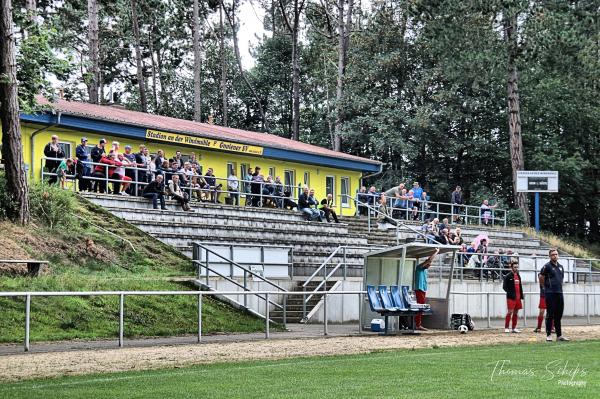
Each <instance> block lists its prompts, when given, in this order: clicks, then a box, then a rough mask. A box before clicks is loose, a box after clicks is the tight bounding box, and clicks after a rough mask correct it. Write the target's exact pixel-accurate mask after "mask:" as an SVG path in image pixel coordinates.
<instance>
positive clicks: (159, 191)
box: [143, 175, 167, 210]
mask: <svg viewBox="0 0 600 399" xmlns="http://www.w3.org/2000/svg"><path fill="white" fill-rule="evenodd" d="M165 194H166V193H165V184H164V177H163V175H156V178H155V179H154V180H152V181H151V182H150V183H148V185H147V186H146V187H145V188H144V191H143V197H144V198H149V199H151V200H152V207H153V208H154V209H158V200H160V209H163V210H164V209H167V208H166V207H165Z"/></svg>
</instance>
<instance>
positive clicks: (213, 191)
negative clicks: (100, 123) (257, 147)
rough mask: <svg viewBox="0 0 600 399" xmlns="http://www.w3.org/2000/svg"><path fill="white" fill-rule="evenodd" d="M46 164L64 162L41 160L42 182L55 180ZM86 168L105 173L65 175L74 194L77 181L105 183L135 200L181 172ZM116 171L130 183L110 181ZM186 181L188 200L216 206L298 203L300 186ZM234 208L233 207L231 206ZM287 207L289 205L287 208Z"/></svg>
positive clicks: (219, 179)
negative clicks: (222, 202) (128, 175)
mask: <svg viewBox="0 0 600 399" xmlns="http://www.w3.org/2000/svg"><path fill="white" fill-rule="evenodd" d="M46 160H51V161H62V160H64V158H50V157H42V159H41V161H42V167H41V178H42V181H44V180H45V178H47V177H56V176H58V174H57V173H56V172H52V171H47V170H45V169H46V168H45V167H44V162H45V161H46ZM85 165H86V166H88V167H90V168H92V170H94V169H95V167H97V166H100V167H102V168H103V169H104V172H103V175H104V176H103V177H94V176H91V175H84V176H81V175H78V174H67V175H65V177H66V178H67V182H70V183H71V188H72V189H73V190H74V191H76V190H77V188H78V187H77V182H78V180H79V179H83V180H88V181H89V182H95V183H102V184H103V186H102V187H101V188H102V189H106V190H108V183H113V184H114V183H118V184H130V185H131V186H133V195H135V196H138V195H140V194H141V191H142V189H141V188H140V187H143V186H146V185H148V184H149V183H150V181H151V178H153V177H154V176H156V175H157V174H163V175H164V174H170V175H181V174H182V172H181V171H176V172H173V171H160V170H159V171H150V170H148V169H142V168H138V167H136V166H126V165H123V166H115V165H109V164H106V163H99V162H91V161H89V162H85ZM116 168H122V169H124V170H132V171H133V172H134V178H133V179H132V180H131V181H129V180H125V179H113V178H110V177H109V173H108V171H109V169H116ZM140 172H143V174H141V173H140ZM140 176H145V177H146V179H147V180H146V181H143V180H140ZM186 176H188V178H189V181H190V183H189V184H188V183H185V184H184V183H183V182H182V181H181V180H180V188H181V190H182V191H183V192H186V193H188V196H189V198H190V200H192V199H194V197H195V198H196V199H198V200H201V201H204V202H217V201H218V199H219V197H220V196H221V195H229V198H231V199H232V200H231V202H232V203H233V202H237V205H238V206H242V204H241V198H242V197H243V198H244V206H252V205H253V203H252V202H253V199H256V200H255V201H254V204H255V205H256V206H259V207H262V206H267V205H271V206H273V207H277V208H285V207H286V200H289V201H293V202H294V203H297V201H298V192H299V190H300V189H301V185H300V184H298V186H295V185H285V184H283V183H275V182H273V183H268V182H264V181H263V182H259V181H253V180H239V179H238V180H237V182H238V187H239V188H244V191H241V190H240V189H239V188H238V190H235V191H233V190H229V189H228V188H227V187H228V186H227V184H228V183H227V182H228V181H229V180H228V178H223V177H216V176H206V175H199V174H194V175H186ZM193 178H196V179H202V180H204V179H206V178H210V179H214V180H215V183H221V184H215V185H214V186H212V185H211V186H210V188H202V187H192V185H191V184H192V183H191V182H192V179H193ZM166 183H167V182H166V181H165V187H166ZM253 186H255V187H258V188H259V192H258V193H252V192H250V191H248V190H250V189H251V187H253ZM246 188H248V190H246ZM97 189H98V188H95V191H97ZM285 190H289V192H290V196H289V197H287V196H285V195H283V193H284V191H285ZM265 191H269V192H271V191H273V193H269V194H267V193H265ZM194 194H196V195H194ZM234 198H237V200H236V201H234ZM232 205H233V204H232ZM287 205H290V204H287Z"/></svg>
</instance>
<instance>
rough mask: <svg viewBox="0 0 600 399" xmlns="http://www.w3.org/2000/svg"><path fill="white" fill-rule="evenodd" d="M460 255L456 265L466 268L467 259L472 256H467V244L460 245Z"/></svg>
mask: <svg viewBox="0 0 600 399" xmlns="http://www.w3.org/2000/svg"><path fill="white" fill-rule="evenodd" d="M460 252H461V253H460V254H459V255H458V262H459V263H458V264H459V265H461V266H462V267H467V265H468V264H469V259H470V258H471V256H472V255H469V254H467V252H468V249H467V244H462V245H461V246H460Z"/></svg>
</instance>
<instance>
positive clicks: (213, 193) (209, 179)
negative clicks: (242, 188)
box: [204, 168, 223, 204]
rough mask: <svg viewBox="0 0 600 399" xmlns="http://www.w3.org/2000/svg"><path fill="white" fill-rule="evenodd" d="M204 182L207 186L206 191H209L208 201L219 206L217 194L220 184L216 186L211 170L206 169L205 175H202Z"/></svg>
mask: <svg viewBox="0 0 600 399" xmlns="http://www.w3.org/2000/svg"><path fill="white" fill-rule="evenodd" d="M204 181H205V182H206V184H207V185H208V190H210V200H211V201H212V202H214V203H215V204H220V203H221V201H219V194H220V193H221V187H223V185H222V184H220V183H219V184H217V178H216V177H215V175H214V174H213V169H212V168H208V169H207V170H206V174H205V175H204Z"/></svg>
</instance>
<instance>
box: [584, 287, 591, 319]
mask: <svg viewBox="0 0 600 399" xmlns="http://www.w3.org/2000/svg"><path fill="white" fill-rule="evenodd" d="M585 315H586V316H587V323H588V324H591V319H590V294H587V293H586V294H585Z"/></svg>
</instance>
